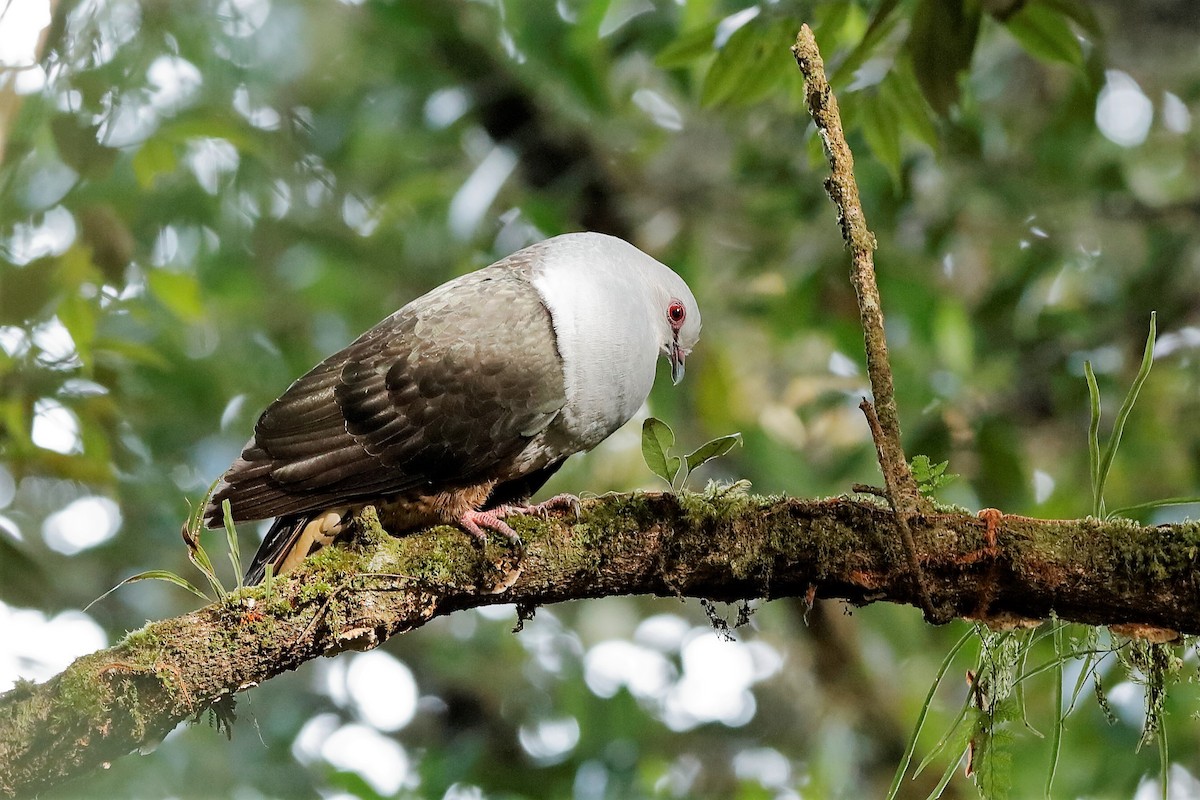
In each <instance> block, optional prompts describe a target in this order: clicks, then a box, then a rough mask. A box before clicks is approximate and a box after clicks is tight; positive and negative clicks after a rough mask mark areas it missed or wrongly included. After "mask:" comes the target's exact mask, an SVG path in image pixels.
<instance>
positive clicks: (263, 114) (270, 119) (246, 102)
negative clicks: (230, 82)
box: [233, 84, 279, 131]
mask: <svg viewBox="0 0 1200 800" xmlns="http://www.w3.org/2000/svg"><path fill="white" fill-rule="evenodd" d="M233 110H234V111H236V112H238V113H239V114H241V115H242V116H243V117H244V118H245V119H246V121H247V122H249V123H250V124H251V125H253V126H254V127H256V128H260V129H262V130H264V131H273V130H277V129H278V128H279V112H278V111H276V110H275V109H273V108H271V107H270V106H255V105H252V104H251V103H250V90H249V89H247V88H246V86H245V84H242V85H241V86H239V87H238V88H236V89H234V90H233Z"/></svg>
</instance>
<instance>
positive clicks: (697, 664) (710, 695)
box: [663, 628, 783, 730]
mask: <svg viewBox="0 0 1200 800" xmlns="http://www.w3.org/2000/svg"><path fill="white" fill-rule="evenodd" d="M681 657H682V660H683V678H682V679H681V680H680V681H679V682H678V683H677V684H676V685H675V686H674V687H672V688H671V690H670V691H669V692H668V693H667V697H666V703H665V706H664V709H663V721H664V722H666V723H667V726H668V727H670V728H672V729H673V730H687V729H689V728H693V727H695V726H696V725H700V724H703V723H705V722H721V723H723V724H725V725H729V726H730V727H737V726H740V725H745V724H746V723H747V722H749V721H750V720H751V719H752V718H753V717H754V712H755V710H756V704H755V701H754V695H753V694H751V692H750V687H751V686H753V685H754V684H755V683H756V682H758V681H760V680H763V679H765V678H768V677H770V676H771V675H773V674H775V673H776V672H778V671H779V669H780V667H781V666H782V665H783V659H782V658H781V657H780V655H779V654H778V653H777V652H776V651H775V650H774V648H772V647H770V646H769V645H767V644H764V643H762V642H750V643H748V644H747V643H742V642H731V641H725V640H723V639H720V638H718V637H717V636H715V635H713V633H712V631H710V630H708V629H703V628H698V629H695V633H694V635H693V638H692V639H691V640H690V641H689V642H687V643H686V644H685V645H684V646H683V650H682V652H681Z"/></svg>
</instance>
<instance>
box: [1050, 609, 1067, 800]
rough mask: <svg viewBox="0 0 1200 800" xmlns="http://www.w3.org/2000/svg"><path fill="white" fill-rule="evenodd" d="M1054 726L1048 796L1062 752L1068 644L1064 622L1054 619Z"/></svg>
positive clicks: (1051, 792)
mask: <svg viewBox="0 0 1200 800" xmlns="http://www.w3.org/2000/svg"><path fill="white" fill-rule="evenodd" d="M1050 624H1051V625H1052V626H1054V727H1053V728H1051V733H1050V766H1049V768H1048V769H1047V770H1046V797H1052V796H1053V790H1054V775H1055V773H1057V772H1058V757H1059V754H1060V753H1061V752H1062V735H1063V722H1064V718H1065V717H1066V714H1065V713H1064V712H1063V666H1062V665H1063V661H1065V660H1066V658H1067V656H1066V645H1065V644H1064V642H1063V623H1061V622H1059V621H1058V620H1054V621H1053V622H1052V623H1050Z"/></svg>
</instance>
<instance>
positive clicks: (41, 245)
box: [8, 206, 75, 265]
mask: <svg viewBox="0 0 1200 800" xmlns="http://www.w3.org/2000/svg"><path fill="white" fill-rule="evenodd" d="M74 241H75V217H74V216H72V215H71V212H70V211H67V210H66V209H65V208H63V207H62V206H55V207H54V208H52V209H50V210H49V211H47V212H46V213H45V214H43V215H42V221H41V222H40V223H32V222H28V223H27V222H18V223H17V224H16V225H13V232H12V236H10V237H9V238H8V254H9V255H8V257H9V259H11V260H12V262H13V263H14V264H18V265H22V264H28V263H29V262H30V261H33V260H34V259H35V258H43V257H45V256H60V255H62V254H63V253H65V252H67V248H68V247H70V246H71V243H72V242H74Z"/></svg>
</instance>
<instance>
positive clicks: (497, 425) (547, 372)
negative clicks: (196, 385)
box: [205, 262, 566, 525]
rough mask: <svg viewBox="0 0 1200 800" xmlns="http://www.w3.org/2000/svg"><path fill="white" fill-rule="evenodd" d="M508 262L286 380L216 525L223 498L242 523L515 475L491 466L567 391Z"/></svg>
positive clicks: (527, 294) (234, 476)
mask: <svg viewBox="0 0 1200 800" xmlns="http://www.w3.org/2000/svg"><path fill="white" fill-rule="evenodd" d="M503 264H504V262H501V264H499V265H496V266H494V267H489V268H487V269H484V270H480V271H478V272H475V273H472V274H470V275H466V276H463V277H462V278H459V279H457V280H456V281H452V282H451V283H450V284H446V285H443V286H442V287H439V288H438V289H435V290H434V291H433V292H430V293H429V294H427V295H424V296H423V297H420V298H418V299H417V300H415V301H413V302H412V303H410V304H409V305H407V306H405V307H404V308H402V309H401V310H400V311H398V312H396V313H395V314H393V315H392V316H391V317H388V318H387V319H386V320H384V321H383V322H381V323H380V324H379V325H377V326H376V327H374V328H372V329H371V330H370V331H368V332H367V333H365V334H364V335H363V336H361V337H359V339H357V340H356V341H354V342H353V343H352V344H350V345H349V346H348V347H346V348H345V349H344V350H342V351H340V352H339V353H337V354H335V355H333V356H331V357H330V358H328V359H326V360H325V361H323V362H322V363H321V364H319V365H318V366H317V367H315V368H314V369H313V370H312V371H311V372H309V373H308V374H307V375H305V376H304V377H302V378H300V379H299V380H297V381H296V382H295V383H294V384H292V386H291V387H290V388H288V390H287V391H286V392H284V394H283V395H282V396H281V397H280V398H279V399H278V400H276V401H275V402H274V403H272V404H271V405H270V406H269V407H268V408H267V410H266V411H265V412H263V415H262V416H261V417H260V418H259V420H258V424H257V425H256V426H255V431H254V438H253V439H251V440H250V442H248V443H247V445H246V447H245V449H244V450H243V451H242V455H241V457H240V458H239V459H238V460H237V461H236V462H235V463H234V464H233V466H232V467H231V468H230V470H229V472H228V473H226V475H225V476H224V478H223V480H222V483H221V484H220V485H219V487H218V489H217V491H216V492H215V493H214V495H213V497H212V500H211V501H210V503H209V505H208V507H207V508H206V512H205V518H206V520H207V521H208V523H209V525H215V524H217V523H218V522H219V519H220V516H221V513H220V508H221V502H222V501H223V500H225V499H228V500H229V501H230V505H231V507H232V510H233V517H234V519H235V520H237V521H241V520H253V519H265V518H267V517H276V516H281V515H294V514H302V513H305V512H309V511H314V510H317V509H321V508H326V507H329V506H331V505H336V504H340V503H344V502H347V501H353V500H365V501H369V500H372V499H376V498H379V497H381V496H386V495H388V494H394V493H397V492H403V491H407V490H409V489H412V488H415V487H418V486H423V485H442V484H444V485H447V486H453V485H465V484H469V483H471V482H473V481H476V480H478V479H480V478H481V477H485V478H493V477H501V478H503V479H505V480H511V479H514V478H517V477H520V476H519V475H507V474H505V475H501V476H497V475H495V474H494V473H495V472H496V471H497V470H503V469H504V467H505V462H506V461H508V460H511V459H512V458H513V457H514V456H515V455H516V454H517V453H518V452H520V450H521V449H522V448H523V447H524V446H525V445H526V444H527V443H528V441H529V437H530V436H532V435H534V434H535V433H537V432H538V431H540V430H542V429H544V428H545V427H546V426H547V425H548V424H549V423H550V422H551V420H553V418H554V417H555V416H556V415H557V414H558V413H559V411H560V410H561V409H562V407H563V406H564V405H565V403H566V397H565V394H564V387H563V379H562V367H561V364H560V362H559V355H558V351H557V348H556V347H555V340H554V332H553V328H552V326H551V321H550V315H549V312H548V311H547V310H546V309H545V307H544V306H543V305H542V303H541V300H540V297H539V296H538V294H537V292H536V290H535V289H534V288H533V287H532V286H531V285H530V284H529V283H528V282H526V281H525V280H524V278H523V277H522V276H521V275H520V274H519V271H514V270H512V269H510V268H506V267H504V266H502V265H503ZM538 466H539V465H536V464H535V465H534V468H537V467H538Z"/></svg>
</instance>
